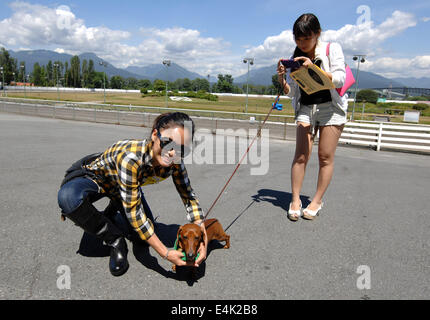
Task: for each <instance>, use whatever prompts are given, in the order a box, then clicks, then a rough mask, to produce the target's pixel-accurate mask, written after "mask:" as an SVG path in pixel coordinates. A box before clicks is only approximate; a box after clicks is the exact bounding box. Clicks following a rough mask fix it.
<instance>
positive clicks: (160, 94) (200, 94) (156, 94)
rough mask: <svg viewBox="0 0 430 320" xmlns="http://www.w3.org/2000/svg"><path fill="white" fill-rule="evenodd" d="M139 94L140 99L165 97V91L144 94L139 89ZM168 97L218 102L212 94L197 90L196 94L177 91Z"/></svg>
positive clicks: (216, 97) (142, 90) (170, 93)
mask: <svg viewBox="0 0 430 320" xmlns="http://www.w3.org/2000/svg"><path fill="white" fill-rule="evenodd" d="M140 92H141V93H142V97H164V96H165V95H166V91H165V90H164V91H161V92H160V91H152V92H148V90H146V92H144V89H141V90H140ZM168 96H169V97H172V96H173V97H188V98H196V99H205V100H209V101H218V96H216V95H214V94H210V93H208V92H206V91H204V90H199V91H198V92H194V91H189V92H186V93H179V92H178V90H174V91H172V92H169V93H168Z"/></svg>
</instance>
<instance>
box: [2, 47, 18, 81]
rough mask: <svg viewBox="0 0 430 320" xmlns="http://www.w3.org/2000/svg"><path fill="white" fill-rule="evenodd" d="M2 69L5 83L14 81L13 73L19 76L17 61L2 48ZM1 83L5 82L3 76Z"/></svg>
mask: <svg viewBox="0 0 430 320" xmlns="http://www.w3.org/2000/svg"><path fill="white" fill-rule="evenodd" d="M0 67H3V72H4V82H5V83H10V82H11V81H13V79H14V76H13V73H15V74H18V71H17V61H16V59H13V58H12V57H11V56H10V54H9V51H7V50H6V49H5V48H1V51H0ZM0 81H1V82H3V76H1V78H0Z"/></svg>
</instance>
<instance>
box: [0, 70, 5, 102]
mask: <svg viewBox="0 0 430 320" xmlns="http://www.w3.org/2000/svg"><path fill="white" fill-rule="evenodd" d="M0 71H1V74H2V76H3V81H2V85H3V97H6V85H5V83H4V68H3V67H0Z"/></svg>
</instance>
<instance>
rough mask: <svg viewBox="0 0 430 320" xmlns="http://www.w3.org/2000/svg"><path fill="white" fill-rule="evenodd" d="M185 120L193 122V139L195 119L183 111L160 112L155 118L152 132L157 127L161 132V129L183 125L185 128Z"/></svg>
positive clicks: (192, 135)
mask: <svg viewBox="0 0 430 320" xmlns="http://www.w3.org/2000/svg"><path fill="white" fill-rule="evenodd" d="M185 122H189V123H191V137H192V138H191V139H193V138H194V127H195V126H194V121H193V120H192V119H191V118H190V116H189V115H187V114H186V113H183V112H170V113H163V114H160V115H159V116H158V117H157V118H155V120H154V123H153V125H152V132H153V131H154V130H155V129H157V131H158V132H159V131H160V129H167V128H172V127H182V128H185Z"/></svg>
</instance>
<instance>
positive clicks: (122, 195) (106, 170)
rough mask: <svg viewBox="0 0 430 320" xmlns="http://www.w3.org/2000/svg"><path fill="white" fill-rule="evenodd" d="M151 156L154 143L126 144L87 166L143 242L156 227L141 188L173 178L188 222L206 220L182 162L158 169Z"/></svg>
mask: <svg viewBox="0 0 430 320" xmlns="http://www.w3.org/2000/svg"><path fill="white" fill-rule="evenodd" d="M152 155H153V151H152V141H151V140H149V141H148V140H123V141H118V142H117V143H115V144H114V145H112V146H111V147H110V148H108V149H107V150H106V151H105V152H104V153H103V154H102V155H101V156H100V157H98V158H97V159H96V160H94V161H93V162H91V163H90V164H89V165H87V166H86V168H87V169H88V170H90V171H91V172H93V173H94V174H95V177H94V178H93V181H94V182H95V183H97V185H98V186H99V187H100V191H101V193H105V194H107V195H108V197H109V198H112V199H117V200H120V201H121V202H122V205H123V207H124V209H125V213H126V215H127V218H128V220H129V222H130V224H131V225H132V227H133V228H134V230H135V231H136V232H137V233H138V234H139V236H140V238H141V239H143V240H148V239H149V238H150V237H151V236H152V235H153V234H154V226H153V223H152V221H150V219H148V217H147V215H146V214H145V212H144V208H143V205H142V202H141V194H140V192H139V187H140V186H144V185H147V184H153V183H158V182H159V181H162V180H164V179H166V178H168V177H169V176H172V178H173V182H174V184H175V187H176V189H177V191H178V193H179V195H180V196H181V199H182V202H183V203H184V205H185V209H186V211H187V218H188V220H189V221H190V222H193V221H195V220H199V219H203V211H202V209H201V207H200V205H199V201H198V199H197V198H196V195H195V193H194V191H193V189H192V188H191V185H190V180H189V178H188V174H187V170H186V169H185V166H184V164H183V162H181V163H180V164H174V165H172V166H171V167H168V168H164V167H157V166H153V165H152Z"/></svg>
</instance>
